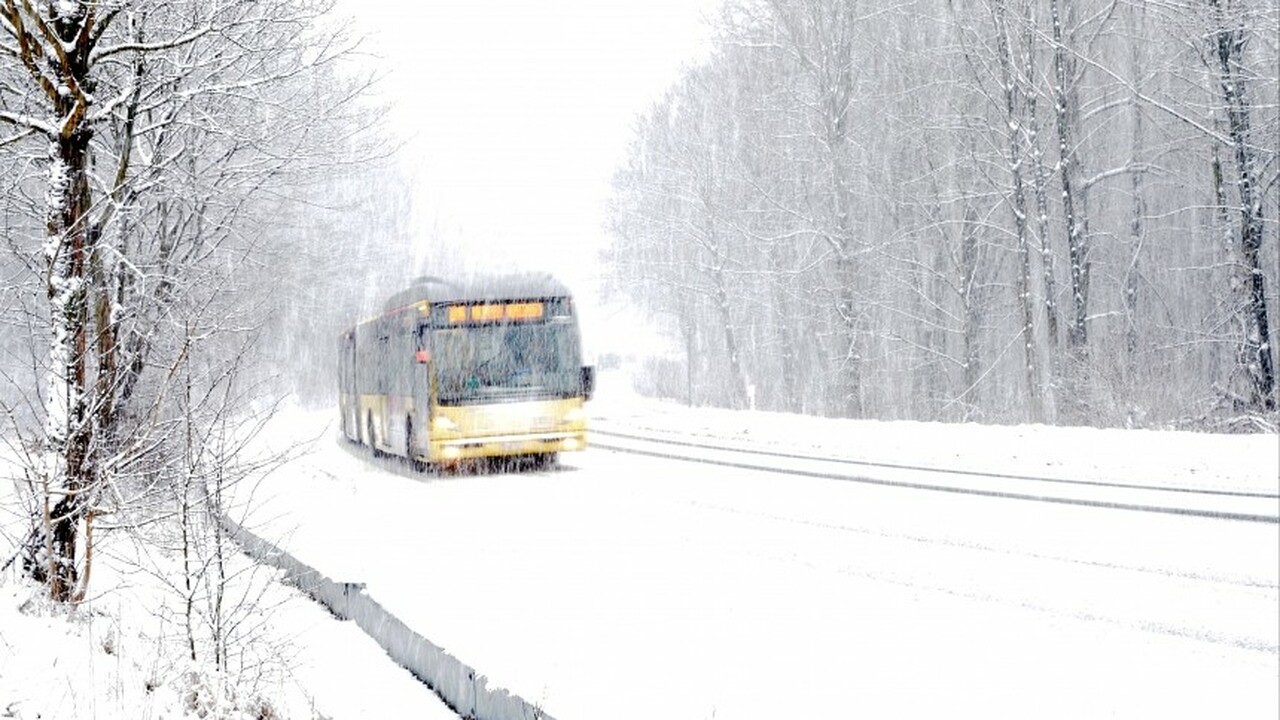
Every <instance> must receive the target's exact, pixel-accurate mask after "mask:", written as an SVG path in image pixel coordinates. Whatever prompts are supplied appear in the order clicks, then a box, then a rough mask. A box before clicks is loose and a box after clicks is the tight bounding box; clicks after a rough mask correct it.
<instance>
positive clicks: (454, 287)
mask: <svg viewBox="0 0 1280 720" xmlns="http://www.w3.org/2000/svg"><path fill="white" fill-rule="evenodd" d="M570 294H571V293H570V292H569V288H568V286H566V285H565V284H564V283H562V282H560V281H559V280H557V279H556V278H555V277H554V276H552V275H550V274H547V273H513V274H507V275H469V276H455V277H450V278H448V279H445V278H438V277H432V276H423V277H420V278H416V279H415V280H414V281H413V283H412V284H411V285H410V286H409V287H408V289H406V290H401V291H400V292H398V293H396V294H394V295H392V296H391V297H390V298H388V299H387V302H386V303H385V304H384V305H383V307H382V311H383V312H384V313H386V312H391V311H393V310H398V309H400V308H403V307H406V306H409V305H413V304H415V303H418V302H422V301H424V300H425V301H426V302H429V303H442V302H460V303H467V302H483V301H486V300H535V299H542V298H555V297H569V296H570Z"/></svg>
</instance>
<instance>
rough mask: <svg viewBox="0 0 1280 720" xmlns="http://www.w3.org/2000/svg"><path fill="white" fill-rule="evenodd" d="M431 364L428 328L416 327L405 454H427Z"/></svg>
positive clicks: (431, 404) (432, 401) (431, 412)
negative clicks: (409, 430)
mask: <svg viewBox="0 0 1280 720" xmlns="http://www.w3.org/2000/svg"><path fill="white" fill-rule="evenodd" d="M434 369H435V361H434V358H432V356H431V328H430V326H429V325H427V324H426V323H418V326H417V327H416V328H415V329H414V333H413V369H412V371H411V372H410V373H409V377H410V380H409V384H410V387H409V392H410V395H412V396H413V415H414V417H413V431H412V433H413V436H412V437H411V438H409V441H410V442H411V443H412V447H410V449H409V452H410V455H414V454H421V455H426V454H427V440H428V435H429V433H430V428H431V420H432V418H433V417H434V416H435V393H434V392H433V390H434V388H435V383H433V382H432V378H433V377H434V376H435V370H434Z"/></svg>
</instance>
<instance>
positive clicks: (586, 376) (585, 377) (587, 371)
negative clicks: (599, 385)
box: [580, 365, 596, 400]
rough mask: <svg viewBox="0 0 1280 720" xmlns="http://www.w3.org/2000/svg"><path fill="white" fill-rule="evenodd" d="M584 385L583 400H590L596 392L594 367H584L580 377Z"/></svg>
mask: <svg viewBox="0 0 1280 720" xmlns="http://www.w3.org/2000/svg"><path fill="white" fill-rule="evenodd" d="M580 379H581V383H582V399H583V400H590V399H591V396H592V395H594V394H595V392H596V369H595V366H593V365H583V366H582V374H581V376H580Z"/></svg>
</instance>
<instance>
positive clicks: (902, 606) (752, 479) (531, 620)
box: [0, 375, 1280, 720]
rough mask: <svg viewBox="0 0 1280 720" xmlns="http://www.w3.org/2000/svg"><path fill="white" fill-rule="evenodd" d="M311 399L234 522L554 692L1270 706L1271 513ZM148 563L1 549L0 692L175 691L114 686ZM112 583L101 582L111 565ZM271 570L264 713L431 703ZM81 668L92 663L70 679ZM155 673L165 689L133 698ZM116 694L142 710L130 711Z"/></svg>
mask: <svg viewBox="0 0 1280 720" xmlns="http://www.w3.org/2000/svg"><path fill="white" fill-rule="evenodd" d="M591 410H592V414H593V416H594V422H595V426H596V427H597V428H600V429H602V430H606V429H607V430H618V431H623V430H625V431H628V432H645V433H651V434H663V435H667V436H670V437H674V438H679V439H681V440H685V441H687V440H690V439H695V440H698V439H709V440H712V441H714V442H716V443H717V444H726V445H735V446H745V447H766V446H767V447H770V448H772V449H777V450H787V451H791V450H803V451H812V452H814V453H822V454H829V455H838V456H844V457H853V458H857V459H860V460H869V461H873V462H897V463H911V464H919V465H926V466H936V467H957V468H963V469H967V470H980V471H986V472H1007V473H1013V474H1041V475H1045V474H1053V475H1055V476H1058V477H1063V478H1074V479H1090V480H1124V481H1130V482H1137V481H1148V480H1150V481H1153V482H1154V481H1158V482H1160V483H1162V484H1164V483H1170V482H1176V483H1180V484H1183V485H1186V486H1194V487H1212V488H1221V489H1230V490H1233V491H1241V492H1260V493H1270V494H1280V438H1277V436H1275V435H1255V436H1213V435H1197V434H1190V433H1173V432H1169V433H1161V432H1145V431H1104V430H1094V429H1084V428H1077V429H1059V428H1047V427H1029V426H1023V427H1012V428H993V427H982V426H976V425H966V426H944V425H936V424H928V423H873V422H854V421H833V420H822V419H814V418H802V417H796V416H786V415H777V414H767V413H735V412H728V411H715V410H705V409H688V408H683V407H681V406H679V405H677V404H671V403H657V402H652V401H647V400H642V399H639V398H636V397H634V396H631V395H630V394H629V393H627V392H626V391H625V385H623V384H622V383H619V382H616V381H615V379H614V378H611V377H609V376H607V375H606V376H603V377H602V383H601V391H600V397H599V398H598V400H597V401H595V402H594V403H592V406H591ZM332 415H333V412H332V411H329V410H320V411H305V410H301V409H296V408H295V409H293V410H289V411H286V412H284V413H282V414H281V415H280V416H279V417H278V419H277V420H278V421H277V422H276V423H275V424H274V425H273V428H272V431H271V433H270V434H269V435H268V436H267V437H266V438H265V440H266V441H268V442H269V443H270V444H273V445H275V446H277V447H283V446H284V445H287V444H289V443H291V442H293V441H295V440H296V439H298V438H307V437H316V436H320V437H321V438H322V439H321V441H320V442H318V443H316V444H315V446H314V448H313V450H312V451H311V452H309V453H308V454H305V455H304V456H302V457H301V458H299V459H298V460H297V461H295V462H293V463H291V464H290V465H288V466H286V467H285V468H282V469H281V470H279V471H277V472H275V473H274V474H273V475H272V476H271V477H270V478H268V479H267V480H266V481H264V482H262V483H260V484H257V485H255V486H254V488H253V490H254V492H253V497H254V505H253V507H252V508H251V509H249V512H248V515H247V516H246V520H247V524H248V525H249V526H250V527H252V528H253V529H255V531H256V532H258V533H259V534H263V535H265V536H267V537H270V538H273V540H274V541H276V542H278V543H279V544H281V545H282V546H283V547H287V548H288V549H289V551H290V552H292V553H294V554H295V555H297V556H298V557H299V558H300V559H302V560H304V561H305V562H308V563H309V564H312V565H313V566H315V567H317V568H319V569H320V570H322V571H323V572H324V573H326V574H327V575H329V576H330V577H333V578H335V579H339V580H350V581H357V582H363V583H365V584H366V586H367V592H368V593H369V594H370V595H371V596H372V597H374V598H375V599H376V600H377V601H378V602H380V603H382V604H384V605H386V606H387V607H388V608H389V609H391V610H392V611H393V612H394V613H395V614H396V615H397V616H398V617H400V618H401V619H402V620H404V621H405V622H407V623H408V624H409V625H410V626H411V627H413V628H415V629H416V630H417V631H418V632H420V633H421V634H422V635H424V636H426V637H427V638H429V639H430V640H432V641H433V642H435V643H437V644H439V645H442V646H443V647H445V649H446V650H448V651H449V652H451V653H453V654H454V655H456V656H457V657H459V658H460V659H461V660H462V661H464V662H466V663H468V664H470V665H472V666H474V667H476V668H478V669H479V670H480V671H481V672H483V673H485V674H486V675H487V676H488V678H489V682H490V684H491V685H496V686H501V687H505V688H508V689H510V690H511V691H513V692H515V693H517V694H519V695H521V696H522V697H524V698H525V699H526V700H528V701H529V702H531V703H534V704H537V705H538V706H540V707H542V708H543V709H544V710H546V711H547V712H548V713H549V714H550V715H552V716H553V717H556V718H558V719H559V720H575V719H588V718H600V717H609V718H622V719H625V718H652V717H663V718H690V719H691V720H692V719H699V718H711V717H715V718H771V719H772V718H778V717H815V716H817V717H855V716H856V717H922V716H937V715H962V716H974V715H984V716H988V717H1025V716H1036V717H1092V716H1117V717H1139V716H1141V717H1157V716H1158V717H1174V716H1177V717H1204V716H1232V717H1268V718H1273V717H1275V716H1276V714H1277V712H1278V711H1280V708H1278V707H1277V705H1278V703H1280V621H1278V620H1277V616H1278V615H1280V526H1278V525H1276V524H1268V523H1242V522H1227V521H1221V520H1210V519H1204V518H1182V517H1174V516H1165V515H1152V514H1144V513H1135V512H1128V511H1117V510H1106V509H1096V508H1079V507H1061V506H1049V505H1046V504H1043V503H1032V502H1025V501H1012V500H999V499H991V498H966V497H955V496H950V495H946V494H937V493H928V492H922V491H918V490H902V489H893V488H883V487H874V486H858V485H856V484H852V483H840V482H833V481H829V480H821V479H816V478H798V477H786V476H783V475H779V474H776V473H760V472H753V471H747V470H742V469H726V468H719V467H715V466H712V465H708V464H705V463H689V462H681V461H672V460H662V459H658V458H651V457H643V456H637V455H629V454H624V453H617V452H612V451H606V450H603V449H600V448H596V449H591V450H588V451H587V452H585V453H580V454H573V455H567V456H565V458H564V461H563V464H562V467H561V468H559V469H558V470H555V471H551V472H542V473H531V474H522V475H480V476H476V475H457V476H433V475H418V474H416V473H413V472H411V471H410V470H409V469H407V468H405V467H403V466H400V465H398V464H396V463H387V462H369V461H368V460H367V458H365V457H364V455H363V453H362V452H361V451H360V449H359V448H357V447H353V446H349V445H347V444H345V443H342V442H340V441H338V440H337V439H336V437H335V433H334V431H333V429H332V425H331V421H332ZM868 472H870V471H868ZM1276 503H1277V505H1280V500H1277V501H1276ZM0 537H3V536H0ZM95 572H96V571H95ZM143 584H144V583H142V582H141V581H140V580H139V579H137V578H132V579H130V578H125V577H113V576H111V575H106V576H104V577H100V578H96V579H95V588H96V589H97V590H99V591H100V592H102V593H104V594H103V595H102V596H101V597H100V598H99V599H97V600H95V601H94V603H90V604H89V607H88V608H86V609H85V610H84V611H82V612H81V613H78V614H77V619H76V620H75V621H74V622H68V620H67V619H65V618H64V617H62V616H51V614H50V613H49V612H47V611H44V610H39V609H37V610H36V611H34V612H31V611H28V612H25V613H23V612H18V610H17V608H18V606H20V605H22V604H23V603H24V602H25V601H26V598H28V597H29V596H30V594H31V589H30V588H29V587H27V586H25V585H22V584H21V583H18V582H17V581H16V580H15V579H14V578H13V573H12V572H10V573H8V574H7V575H6V576H5V579H4V582H3V584H0V716H3V715H4V713H5V711H6V708H7V707H13V708H17V714H14V712H13V711H10V714H11V715H13V716H14V717H23V718H33V717H36V716H37V713H39V716H41V717H45V718H50V717H55V718H56V717H90V716H96V717H105V718H111V717H142V716H147V715H149V716H151V717H161V716H165V717H175V716H177V713H176V710H177V709H178V708H180V707H181V694H180V693H181V686H180V684H174V685H173V686H168V685H166V686H164V687H161V688H159V689H158V690H155V691H153V692H151V693H150V694H149V695H144V694H140V693H139V691H138V690H137V687H138V686H139V685H143V686H145V684H146V681H147V680H149V679H154V678H156V677H158V676H165V677H173V676H175V675H176V673H173V672H169V673H157V672H156V670H155V668H154V667H153V665H154V663H155V658H154V656H153V654H151V653H149V651H148V649H147V648H139V647H136V645H135V647H130V644H131V640H130V639H131V638H135V637H140V636H141V634H142V631H144V630H146V629H147V628H146V627H145V626H146V625H147V624H148V623H151V624H154V623H156V622H157V620H156V619H155V617H154V615H153V614H151V613H145V612H138V610H140V609H142V608H145V607H148V604H147V602H148V601H145V600H137V601H134V600H130V599H129V597H130V595H129V594H128V592H142V591H141V590H140V589H138V588H139V587H140V586H142V585H143ZM119 586H124V587H125V588H126V590H127V591H126V590H121V591H118V592H117V591H113V592H109V593H108V592H106V591H107V590H109V589H110V590H114V588H116V587H119ZM273 588H274V589H272V590H271V592H272V593H278V595H273V596H272V597H273V598H275V597H278V598H279V600H278V602H277V601H275V600H273V601H272V602H269V603H265V604H266V605H268V606H270V607H272V608H274V612H272V613H271V614H270V617H271V620H270V621H269V628H270V631H271V632H272V633H274V634H275V635H276V636H277V637H279V638H280V641H279V643H277V645H278V646H280V647H283V648H286V650H285V651H282V653H281V654H282V655H286V656H287V657H288V659H289V661H290V662H289V663H285V664H284V665H282V667H283V666H287V667H291V668H292V669H293V672H292V673H291V674H288V675H285V674H280V675H278V676H277V675H272V676H271V679H272V682H273V683H274V684H273V685H270V686H266V687H267V688H268V689H267V691H265V692H264V696H266V697H270V698H272V699H273V700H274V701H275V702H276V704H275V705H274V707H276V708H277V710H280V711H281V712H282V714H284V715H285V716H286V717H291V718H296V717H331V718H335V719H336V718H354V717H370V718H373V717H401V716H405V715H407V714H413V715H414V716H417V717H422V716H427V717H435V716H436V715H428V714H427V713H428V712H430V711H429V710H428V708H431V707H434V708H436V710H437V711H438V712H440V713H443V714H441V715H440V716H441V717H448V716H450V715H449V714H448V712H447V710H445V709H443V708H442V707H441V706H439V704H438V703H435V704H434V705H433V704H432V703H433V701H432V700H431V698H430V694H429V692H427V691H426V690H425V689H424V688H423V687H422V686H421V685H419V684H417V683H416V681H414V680H413V679H412V678H410V677H409V676H408V675H407V673H404V672H403V671H401V670H399V669H398V668H395V667H394V666H392V665H391V664H390V663H389V661H388V660H386V658H385V656H382V654H381V652H380V651H379V650H378V649H377V648H376V647H373V646H372V645H371V643H370V642H369V641H367V640H365V639H364V638H363V637H362V636H360V635H359V634H358V631H357V630H356V629H355V627H354V625H353V624H352V623H349V622H341V621H338V620H336V619H334V618H332V617H331V616H330V615H328V614H326V613H324V612H323V611H322V610H319V609H318V608H316V607H315V606H314V605H311V604H309V603H307V602H306V601H304V600H301V599H300V598H299V597H298V595H297V593H296V592H294V591H293V590H292V589H289V588H284V587H278V586H273ZM95 610H100V611H101V612H102V613H103V614H102V615H101V616H97V615H95V614H94V612H95ZM152 630H153V632H154V628H152ZM108 636H110V637H113V638H114V639H112V640H111V641H110V642H109V643H108V642H106V641H104V638H105V637H108ZM286 641H287V642H286ZM107 644H109V645H111V646H112V647H113V648H114V649H113V651H112V652H111V653H110V654H108V653H107V652H106V650H105V649H104V645H107ZM55 663H56V664H55ZM86 668H88V669H89V671H90V673H89V676H92V677H95V678H98V679H99V685H100V687H99V689H98V690H97V691H96V692H95V691H90V690H80V689H76V690H72V689H70V688H75V687H76V683H75V682H74V679H75V678H78V677H85V676H86V675H84V672H85V669H86ZM165 692H169V693H172V694H173V697H172V698H171V699H169V700H167V701H165V702H160V701H159V700H157V699H156V697H158V696H160V695H162V694H163V693H165ZM286 697H292V698H295V699H293V700H288V701H286V700H285V699H284V698H286ZM48 698H60V699H58V700H50V699H48ZM135 700H137V701H139V702H144V701H145V702H147V703H150V704H149V705H147V707H150V708H152V711H151V712H150V713H137V712H127V711H126V710H128V709H130V708H135V707H139V706H138V705H135V704H133V703H134V701H135ZM15 703H16V704H15Z"/></svg>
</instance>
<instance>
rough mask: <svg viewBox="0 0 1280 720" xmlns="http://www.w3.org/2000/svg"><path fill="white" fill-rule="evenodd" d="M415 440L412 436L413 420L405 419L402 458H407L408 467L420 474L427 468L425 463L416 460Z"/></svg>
mask: <svg viewBox="0 0 1280 720" xmlns="http://www.w3.org/2000/svg"><path fill="white" fill-rule="evenodd" d="M416 444H417V438H415V437H414V436H413V418H411V417H406V418H405V419H404V456H405V457H407V458H409V467H411V468H413V469H414V470H416V471H418V472H422V471H423V470H425V469H426V468H427V465H426V463H424V462H422V461H421V460H419V459H418V454H417V452H416V450H415V447H414V446H415V445H416Z"/></svg>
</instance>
